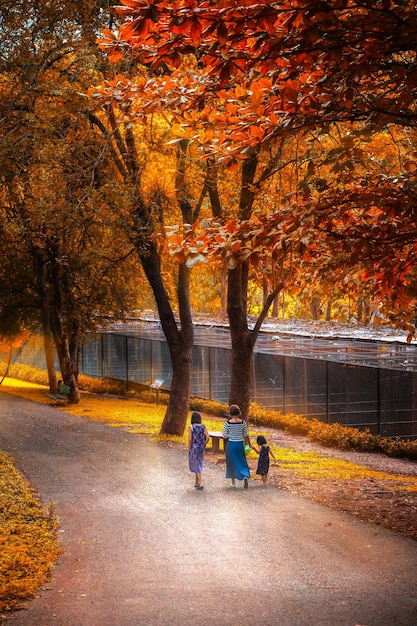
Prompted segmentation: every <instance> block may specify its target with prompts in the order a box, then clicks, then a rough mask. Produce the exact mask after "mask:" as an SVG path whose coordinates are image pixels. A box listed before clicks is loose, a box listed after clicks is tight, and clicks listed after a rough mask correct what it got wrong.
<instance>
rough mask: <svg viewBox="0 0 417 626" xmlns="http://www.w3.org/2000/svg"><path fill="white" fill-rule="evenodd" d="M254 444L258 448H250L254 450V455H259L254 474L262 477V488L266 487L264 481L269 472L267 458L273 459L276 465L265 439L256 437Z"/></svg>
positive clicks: (260, 436) (259, 436)
mask: <svg viewBox="0 0 417 626" xmlns="http://www.w3.org/2000/svg"><path fill="white" fill-rule="evenodd" d="M256 443H257V444H258V446H260V447H259V448H256V447H255V446H252V449H253V450H255V452H256V454H259V458H258V468H257V470H256V473H257V474H259V475H260V476H261V477H262V486H263V487H266V481H267V478H268V472H269V457H270V456H271V457H272V458H273V460H274V463H276V462H277V460H276V458H275V456H274V453H273V452H272V450H271V449H270V447H269V446H268V445H267V443H266V439H265V437H264V436H263V435H258V437H256Z"/></svg>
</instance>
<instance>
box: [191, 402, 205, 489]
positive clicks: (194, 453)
mask: <svg viewBox="0 0 417 626" xmlns="http://www.w3.org/2000/svg"><path fill="white" fill-rule="evenodd" d="M209 439H210V437H209V434H208V432H207V428H206V427H205V425H204V424H202V423H201V414H200V413H199V412H198V411H194V413H193V414H192V416H191V424H190V426H189V428H188V448H189V452H188V464H189V467H190V472H194V474H195V485H194V486H195V487H196V488H197V489H198V490H199V491H201V490H202V489H204V487H203V481H202V478H201V472H202V471H203V462H204V450H205V447H206V444H207V442H208V440H209Z"/></svg>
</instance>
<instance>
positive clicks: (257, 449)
mask: <svg viewBox="0 0 417 626" xmlns="http://www.w3.org/2000/svg"><path fill="white" fill-rule="evenodd" d="M251 448H252V450H255V452H256V454H259V453H260V449H259V448H257V447H256V446H252V445H251Z"/></svg>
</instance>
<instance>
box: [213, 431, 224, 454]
mask: <svg viewBox="0 0 417 626" xmlns="http://www.w3.org/2000/svg"><path fill="white" fill-rule="evenodd" d="M208 434H209V437H210V438H211V449H212V450H213V452H220V441H223V450H226V446H227V439H224V437H223V433H222V432H220V431H210V430H209V431H208Z"/></svg>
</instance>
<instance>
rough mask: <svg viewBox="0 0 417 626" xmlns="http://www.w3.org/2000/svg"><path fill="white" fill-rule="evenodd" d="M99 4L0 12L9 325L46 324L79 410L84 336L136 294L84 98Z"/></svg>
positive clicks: (4, 303) (26, 6) (6, 7)
mask: <svg viewBox="0 0 417 626" xmlns="http://www.w3.org/2000/svg"><path fill="white" fill-rule="evenodd" d="M99 4H100V3H95V2H91V3H85V2H83V3H78V2H69V3H66V6H65V7H62V6H61V3H54V2H53V3H38V2H36V3H30V2H29V3H28V2H25V3H21V5H19V3H18V2H17V3H16V2H13V3H3V5H2V9H1V18H2V20H1V30H0V36H1V40H2V57H1V64H0V89H1V94H2V98H1V105H0V106H1V112H2V115H1V120H2V121H1V124H0V159H1V163H2V173H1V200H2V206H1V211H2V235H3V241H4V243H5V245H4V247H3V250H2V260H1V267H2V269H1V271H3V272H6V271H7V268H9V269H11V270H12V272H11V275H10V284H9V292H8V294H7V295H8V298H6V297H4V298H3V297H2V298H1V303H0V308H1V317H2V318H3V319H7V318H8V319H9V320H10V319H12V320H15V323H16V324H18V325H19V326H22V327H26V328H27V327H28V324H32V325H33V323H34V321H35V320H36V316H37V320H38V323H40V324H41V325H42V328H43V331H44V337H45V348H46V355H47V360H48V372H49V375H50V385H51V388H52V389H54V387H55V386H56V379H55V372H54V371H53V363H51V358H50V357H51V353H52V351H51V343H50V341H48V339H50V338H52V337H53V339H54V343H55V346H56V350H57V353H58V357H59V361H60V367H61V373H62V377H63V379H64V382H66V383H67V384H69V385H70V387H71V395H70V398H71V400H72V401H78V398H79V392H78V385H77V378H78V359H79V351H80V348H81V343H82V341H83V338H84V336H85V333H86V332H87V331H89V330H92V329H95V328H97V326H98V324H99V323H100V321H101V320H102V318H101V317H100V314H102V313H105V315H106V316H108V315H109V314H111V313H112V312H117V313H118V314H120V312H123V311H125V310H126V309H129V308H131V307H132V306H133V304H134V302H135V293H136V286H133V285H132V282H131V281H130V280H129V275H132V274H133V273H136V272H137V268H135V266H134V264H133V262H132V255H131V251H132V246H131V245H130V244H129V242H128V241H127V240H126V238H125V237H124V235H123V231H122V230H119V231H118V230H117V219H118V215H116V214H115V212H114V210H113V206H114V205H113V204H112V198H111V195H110V188H111V185H110V184H109V180H108V178H106V175H109V174H110V175H111V171H112V170H111V167H109V166H108V162H106V160H105V158H104V156H103V146H102V143H100V142H98V141H97V138H96V137H94V133H93V132H92V130H91V125H90V123H89V120H88V116H87V115H86V112H85V106H84V105H85V100H84V99H83V98H82V96H81V95H80V93H81V92H82V91H84V87H85V85H86V84H90V82H91V81H92V79H93V76H97V75H98V74H100V72H99V62H100V60H101V57H100V55H99V54H97V51H96V48H95V47H94V46H92V45H91V44H92V42H93V41H94V37H95V32H97V29H98V25H99V23H100V24H102V22H100V19H102V18H103V14H102V16H101V18H99V17H98V14H99ZM105 19H108V16H107V15H106V17H105ZM100 75H101V74H100ZM83 81H84V83H83ZM115 240H116V241H115ZM115 285H116V287H115ZM2 295H4V296H6V293H5V292H3V294H2ZM11 307H13V314H12V315H11V311H10V309H11ZM10 316H11V317H10ZM48 356H49V358H48Z"/></svg>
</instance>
